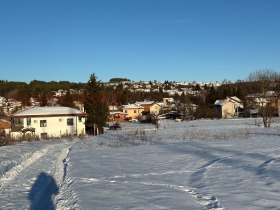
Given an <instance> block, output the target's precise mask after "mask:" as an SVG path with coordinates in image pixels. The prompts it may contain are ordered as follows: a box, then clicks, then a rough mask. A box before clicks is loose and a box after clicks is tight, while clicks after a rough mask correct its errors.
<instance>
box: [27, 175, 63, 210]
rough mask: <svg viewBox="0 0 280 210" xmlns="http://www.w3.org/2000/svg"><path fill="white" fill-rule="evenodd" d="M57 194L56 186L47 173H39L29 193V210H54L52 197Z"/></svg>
mask: <svg viewBox="0 0 280 210" xmlns="http://www.w3.org/2000/svg"><path fill="white" fill-rule="evenodd" d="M57 194H58V186H57V184H56V182H55V180H54V178H53V177H52V176H50V175H48V174H47V173H44V172H42V173H40V174H39V175H38V177H37V179H36V181H35V182H34V184H33V186H32V188H31V190H30V192H29V196H28V198H29V200H30V203H31V205H30V210H39V209H40V210H55V206H54V204H53V201H52V197H53V196H54V195H57Z"/></svg>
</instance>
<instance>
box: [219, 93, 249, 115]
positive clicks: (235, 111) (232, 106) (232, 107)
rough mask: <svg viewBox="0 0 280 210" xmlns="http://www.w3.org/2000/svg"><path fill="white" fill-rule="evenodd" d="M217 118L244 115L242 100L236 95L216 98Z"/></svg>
mask: <svg viewBox="0 0 280 210" xmlns="http://www.w3.org/2000/svg"><path fill="white" fill-rule="evenodd" d="M214 105H215V106H216V107H217V112H218V116H217V117H218V118H234V117H241V116H244V108H243V101H241V100H240V99H239V98H237V97H236V96H233V97H227V98H226V99H223V100H216V101H215V103H214Z"/></svg>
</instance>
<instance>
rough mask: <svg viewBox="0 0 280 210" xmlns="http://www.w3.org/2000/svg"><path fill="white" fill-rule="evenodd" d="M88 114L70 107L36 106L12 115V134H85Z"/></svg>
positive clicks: (42, 136) (18, 135) (14, 135)
mask: <svg viewBox="0 0 280 210" xmlns="http://www.w3.org/2000/svg"><path fill="white" fill-rule="evenodd" d="M86 116H87V114H86V113H84V112H81V111H79V110H77V109H74V108H70V107H34V108H31V109H28V110H25V111H21V112H17V113H15V114H13V115H11V116H10V117H11V119H12V128H11V136H12V137H15V138H17V137H20V136H22V135H25V134H28V133H29V134H30V135H36V136H38V137H39V138H47V137H61V136H64V135H77V136H78V135H84V134H85V118H86Z"/></svg>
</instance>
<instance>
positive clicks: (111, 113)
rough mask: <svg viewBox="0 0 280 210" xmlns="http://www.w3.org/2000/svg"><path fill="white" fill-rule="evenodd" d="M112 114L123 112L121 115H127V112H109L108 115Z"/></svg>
mask: <svg viewBox="0 0 280 210" xmlns="http://www.w3.org/2000/svg"><path fill="white" fill-rule="evenodd" d="M113 114H123V115H127V113H124V112H110V115H113Z"/></svg>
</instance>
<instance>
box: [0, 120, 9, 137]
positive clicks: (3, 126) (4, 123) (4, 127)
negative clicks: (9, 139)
mask: <svg viewBox="0 0 280 210" xmlns="http://www.w3.org/2000/svg"><path fill="white" fill-rule="evenodd" d="M10 131H11V122H10V121H8V120H5V119H0V133H5V134H8V133H10Z"/></svg>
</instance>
